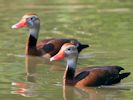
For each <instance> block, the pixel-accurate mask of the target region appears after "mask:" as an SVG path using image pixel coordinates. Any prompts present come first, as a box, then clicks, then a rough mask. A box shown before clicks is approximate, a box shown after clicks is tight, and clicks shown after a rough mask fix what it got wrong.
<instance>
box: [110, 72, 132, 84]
mask: <svg viewBox="0 0 133 100" xmlns="http://www.w3.org/2000/svg"><path fill="white" fill-rule="evenodd" d="M130 74H131V73H130V72H125V73H121V74H119V77H117V78H115V79H114V80H113V81H112V84H116V83H119V82H120V81H121V80H122V79H124V78H126V77H128V76H129V75H130Z"/></svg>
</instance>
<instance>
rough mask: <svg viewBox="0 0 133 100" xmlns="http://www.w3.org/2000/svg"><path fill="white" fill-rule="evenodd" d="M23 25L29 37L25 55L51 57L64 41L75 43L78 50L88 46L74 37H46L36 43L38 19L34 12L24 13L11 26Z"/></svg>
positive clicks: (14, 27) (18, 26)
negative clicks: (27, 30) (26, 28)
mask: <svg viewBox="0 0 133 100" xmlns="http://www.w3.org/2000/svg"><path fill="white" fill-rule="evenodd" d="M25 26H27V27H28V29H29V38H28V42H27V44H26V55H34V56H46V57H51V56H54V55H55V54H56V53H58V51H59V50H60V48H61V46H62V45H63V44H64V43H69V42H73V43H74V44H75V45H78V51H79V52H80V51H81V50H82V49H84V48H87V47H88V45H84V44H81V43H80V42H79V41H77V40H75V39H46V40H43V41H40V42H39V43H37V39H38V33H39V29H40V20H39V17H38V16H37V15H36V14H33V13H29V14H26V15H24V16H23V17H22V19H21V20H20V21H19V22H18V23H17V24H15V25H13V26H12V28H13V29H17V28H22V27H25Z"/></svg>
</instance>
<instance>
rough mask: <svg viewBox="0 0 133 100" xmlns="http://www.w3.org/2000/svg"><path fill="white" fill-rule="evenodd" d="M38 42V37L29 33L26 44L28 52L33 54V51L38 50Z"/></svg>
mask: <svg viewBox="0 0 133 100" xmlns="http://www.w3.org/2000/svg"><path fill="white" fill-rule="evenodd" d="M36 43H37V39H36V38H35V37H34V36H32V35H29V38H28V41H27V44H26V54H28V55H32V54H33V53H35V52H36V50H37V49H36Z"/></svg>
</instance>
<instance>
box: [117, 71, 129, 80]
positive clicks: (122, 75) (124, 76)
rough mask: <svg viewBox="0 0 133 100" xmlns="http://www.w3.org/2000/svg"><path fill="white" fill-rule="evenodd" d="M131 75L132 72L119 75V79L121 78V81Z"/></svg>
mask: <svg viewBox="0 0 133 100" xmlns="http://www.w3.org/2000/svg"><path fill="white" fill-rule="evenodd" d="M130 74H131V73H130V72H126V73H122V74H119V78H120V80H121V79H123V78H126V77H128V76H129V75H130Z"/></svg>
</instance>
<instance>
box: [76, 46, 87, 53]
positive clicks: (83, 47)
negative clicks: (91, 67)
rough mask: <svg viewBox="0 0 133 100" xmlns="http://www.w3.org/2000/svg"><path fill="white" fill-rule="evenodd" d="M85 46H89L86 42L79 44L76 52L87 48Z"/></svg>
mask: <svg viewBox="0 0 133 100" xmlns="http://www.w3.org/2000/svg"><path fill="white" fill-rule="evenodd" d="M87 47H89V45H88V44H79V45H78V47H77V49H78V52H81V51H82V49H85V48H87Z"/></svg>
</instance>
